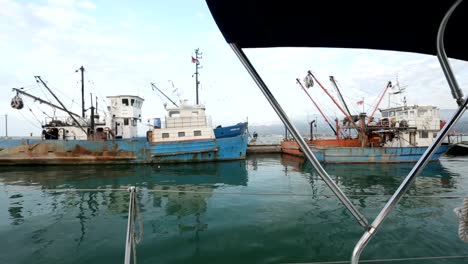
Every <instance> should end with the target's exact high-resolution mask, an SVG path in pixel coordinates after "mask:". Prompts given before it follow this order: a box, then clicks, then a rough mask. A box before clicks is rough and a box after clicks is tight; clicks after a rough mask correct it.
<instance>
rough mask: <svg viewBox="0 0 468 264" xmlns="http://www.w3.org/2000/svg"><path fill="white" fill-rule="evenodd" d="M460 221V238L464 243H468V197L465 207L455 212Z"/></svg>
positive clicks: (464, 201)
mask: <svg viewBox="0 0 468 264" xmlns="http://www.w3.org/2000/svg"><path fill="white" fill-rule="evenodd" d="M453 211H454V212H455V214H456V215H457V216H458V220H459V221H460V223H459V225H458V237H460V239H461V240H462V241H464V242H468V197H465V199H463V206H462V207H457V208H455V209H454V210H453Z"/></svg>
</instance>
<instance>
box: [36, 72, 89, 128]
mask: <svg viewBox="0 0 468 264" xmlns="http://www.w3.org/2000/svg"><path fill="white" fill-rule="evenodd" d="M34 78H36V81H37V82H39V81H40V82H41V83H42V85H44V87H45V88H47V90H48V91H49V92H50V93H51V94H52V95H53V96H54V98H55V100H57V102H59V103H60V105H61V106H62V108H63V110H65V112H67V113H68V115H70V117H71V118H72V119H73V121H75V123H76V125H77V126H78V127H80V128H81V130H83V132H85V134H88V133H87V132H86V130H85V129H84V128H83V127H82V126H81V125H80V123H79V122H78V120H76V118H75V116H73V114H72V113H71V112H70V111H68V109H67V108H66V107H65V105H63V103H62V102H61V101H60V100H59V99H58V98H57V96H56V95H55V94H54V93H53V92H52V91H51V90H50V89H49V87H48V86H47V84H45V82H44V81H43V80H42V79H41V76H34Z"/></svg>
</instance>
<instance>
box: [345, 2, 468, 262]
mask: <svg viewBox="0 0 468 264" xmlns="http://www.w3.org/2000/svg"><path fill="white" fill-rule="evenodd" d="M461 1H462V0H458V1H457V2H456V3H455V4H454V5H453V6H452V7H451V8H450V10H449V11H448V12H447V14H446V15H445V17H444V18H443V20H442V22H441V25H440V28H439V34H438V35H437V57H438V58H439V62H440V64H441V67H442V68H443V70H444V73H445V77H446V78H447V81H448V83H449V86H450V88H451V89H452V95H453V96H454V98H455V99H456V100H457V103H458V104H459V108H458V109H457V111H456V112H455V114H454V115H453V117H452V118H451V119H450V121H449V122H447V123H446V124H445V126H444V127H443V128H442V130H441V131H440V132H439V134H438V135H437V137H436V139H435V140H434V142H432V144H431V145H430V146H429V147H428V148H427V149H426V151H425V152H424V154H423V155H422V156H421V158H420V159H419V160H418V162H417V163H416V165H414V167H413V169H412V170H411V171H410V173H409V174H408V176H406V178H405V179H404V180H403V182H402V183H401V184H400V187H398V189H397V190H396V192H395V193H394V194H393V195H392V197H391V198H390V200H389V201H388V202H387V204H386V205H385V206H384V208H383V209H382V211H380V213H379V214H378V215H377V217H376V218H375V220H374V221H373V222H372V225H371V226H370V228H369V230H368V231H366V232H365V233H364V234H363V235H362V237H361V239H360V240H359V241H358V243H357V244H356V245H355V247H354V250H353V253H352V255H351V263H352V264H358V263H359V257H360V256H361V253H362V251H363V250H364V248H365V247H366V245H367V243H369V241H370V239H371V238H372V237H373V236H374V235H375V233H376V232H377V229H378V228H379V227H380V225H381V224H382V223H383V221H384V220H385V219H386V217H387V216H388V215H389V214H390V212H391V211H392V210H393V208H395V206H396V205H397V204H398V202H399V201H400V200H401V198H402V197H403V195H404V194H405V193H406V191H408V189H409V188H410V186H411V184H412V183H413V181H414V179H415V178H416V177H417V176H418V175H419V173H421V172H422V171H423V170H424V167H425V166H426V165H427V163H428V162H429V160H430V158H431V157H432V155H433V154H434V152H435V151H436V150H437V149H438V148H439V146H440V145H441V144H442V141H443V139H444V138H445V136H446V135H447V134H448V132H449V131H450V130H451V129H452V128H453V127H454V126H455V124H456V123H457V121H458V119H460V117H461V116H462V115H463V113H464V112H465V110H466V106H467V104H468V100H467V99H466V98H465V99H464V98H462V97H460V96H462V95H463V94H462V93H461V90H460V89H459V88H458V85H457V82H456V79H455V77H454V75H453V72H452V70H451V68H450V65H449V64H448V61H447V55H446V54H445V51H444V45H443V35H444V31H445V27H446V25H447V21H448V19H449V18H450V15H451V14H452V13H453V11H454V9H455V8H456V7H457V6H458V5H459V4H460V3H461Z"/></svg>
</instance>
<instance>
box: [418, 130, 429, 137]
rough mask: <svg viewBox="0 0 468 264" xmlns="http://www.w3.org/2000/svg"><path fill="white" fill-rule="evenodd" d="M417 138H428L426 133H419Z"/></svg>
mask: <svg viewBox="0 0 468 264" xmlns="http://www.w3.org/2000/svg"><path fill="white" fill-rule="evenodd" d="M419 133H420V134H419V137H420V138H428V137H429V133H428V132H427V131H421V132H419Z"/></svg>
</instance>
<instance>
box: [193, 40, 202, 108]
mask: <svg viewBox="0 0 468 264" xmlns="http://www.w3.org/2000/svg"><path fill="white" fill-rule="evenodd" d="M201 55H202V53H201V52H200V51H199V49H195V58H194V57H192V62H193V63H195V88H196V90H195V91H196V101H195V103H196V104H197V105H198V103H199V101H198V85H199V84H200V81H198V74H199V73H198V69H201V68H203V67H202V66H201V65H200V59H201V58H202V56H201Z"/></svg>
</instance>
